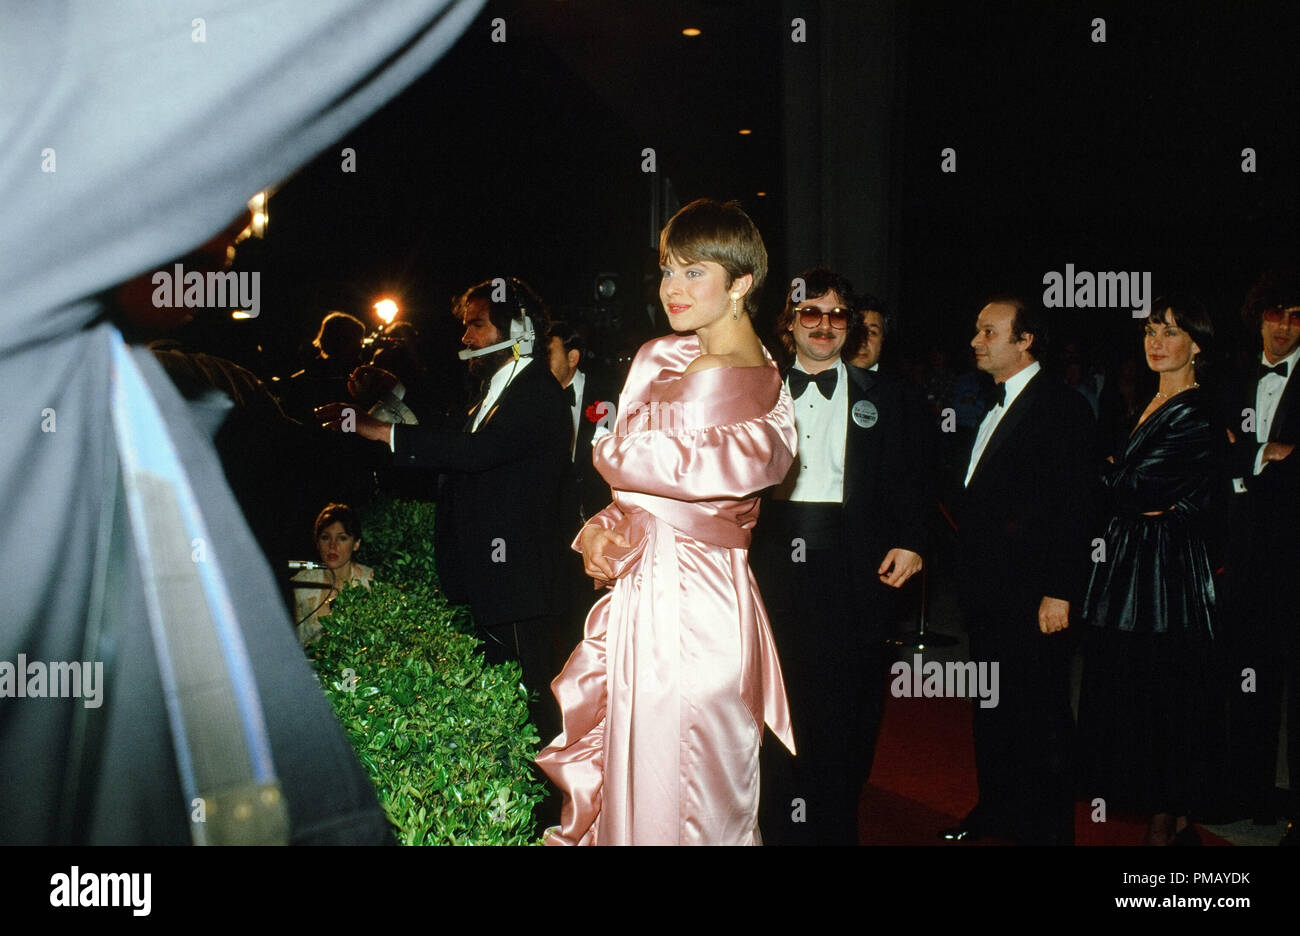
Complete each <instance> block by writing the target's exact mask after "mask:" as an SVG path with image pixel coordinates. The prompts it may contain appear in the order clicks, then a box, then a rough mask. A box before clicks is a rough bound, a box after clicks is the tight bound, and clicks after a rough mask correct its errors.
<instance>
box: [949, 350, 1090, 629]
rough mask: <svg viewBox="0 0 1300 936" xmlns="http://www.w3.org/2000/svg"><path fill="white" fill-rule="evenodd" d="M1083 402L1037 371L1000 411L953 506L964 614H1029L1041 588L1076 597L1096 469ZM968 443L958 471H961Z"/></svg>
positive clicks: (1085, 568)
mask: <svg viewBox="0 0 1300 936" xmlns="http://www.w3.org/2000/svg"><path fill="white" fill-rule="evenodd" d="M1094 435H1095V426H1094V424H1093V418H1092V411H1091V409H1090V408H1089V407H1088V403H1087V401H1086V400H1084V398H1083V397H1082V396H1081V395H1080V394H1078V393H1076V392H1075V391H1074V390H1071V389H1070V388H1069V387H1067V386H1066V385H1065V384H1064V383H1062V382H1061V381H1059V380H1056V379H1054V378H1052V377H1051V376H1049V375H1048V374H1046V373H1044V372H1042V371H1040V372H1039V373H1038V374H1036V375H1035V376H1034V377H1033V379H1031V380H1030V381H1029V383H1028V385H1027V386H1026V387H1025V389H1024V390H1023V391H1022V392H1021V393H1020V395H1019V396H1018V397H1016V399H1015V402H1014V403H1012V404H1011V407H1010V408H1009V409H1008V410H1007V412H1006V414H1005V415H1004V416H1003V417H1002V421H1001V422H1000V423H999V424H998V427H997V430H996V431H995V432H994V433H993V436H992V438H990V439H989V442H988V445H987V446H986V447H985V449H984V452H983V454H982V456H981V458H980V461H979V465H978V467H977V468H976V469H975V474H974V475H973V476H972V477H971V480H970V484H969V485H968V486H967V487H965V488H964V489H962V488H961V479H960V478H959V479H958V489H959V491H960V493H959V494H958V502H957V504H955V505H954V506H955V509H954V515H955V520H956V522H957V538H958V544H959V549H960V554H961V566H962V574H961V595H962V602H963V604H964V606H965V608H966V611H967V614H968V617H970V618H971V621H970V623H976V622H990V623H999V622H1003V623H1005V624H1006V625H1007V626H1011V627H1016V628H1019V627H1024V626H1027V623H1028V622H1027V620H1026V617H1028V621H1032V623H1033V626H1034V633H1037V632H1038V631H1037V608H1038V605H1039V603H1040V602H1041V600H1042V599H1043V597H1044V596H1050V597H1052V598H1061V599H1064V600H1066V601H1068V602H1070V605H1071V611H1077V610H1078V609H1079V608H1081V606H1082V602H1083V597H1084V592H1085V590H1086V588H1087V583H1088V575H1089V572H1090V571H1091V565H1090V562H1091V536H1092V534H1093V531H1094V530H1095V519H1096V518H1095V505H1096V503H1097V493H1098V491H1097V488H1098V485H1099V475H1098V472H1097V470H1096V467H1095V466H1096V460H1095V459H1096V455H1095V452H1094V450H1093V443H1092V440H1093V438H1094ZM969 455H970V452H969V451H968V452H967V457H966V458H965V459H962V460H961V462H960V465H959V468H958V470H960V471H961V472H962V478H964V477H965V472H966V469H967V466H968V465H969V464H970V458H969Z"/></svg>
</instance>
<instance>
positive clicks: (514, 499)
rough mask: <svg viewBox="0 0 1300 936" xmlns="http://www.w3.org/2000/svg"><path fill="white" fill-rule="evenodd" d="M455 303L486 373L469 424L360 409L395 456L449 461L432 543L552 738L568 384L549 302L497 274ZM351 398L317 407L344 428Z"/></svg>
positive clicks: (359, 416)
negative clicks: (445, 424) (554, 365)
mask: <svg viewBox="0 0 1300 936" xmlns="http://www.w3.org/2000/svg"><path fill="white" fill-rule="evenodd" d="M453 314H454V315H455V316H456V317H457V318H458V319H460V321H461V322H462V323H463V324H464V326H465V334H464V335H463V336H462V338H461V342H462V343H463V344H464V345H465V350H464V351H462V352H460V356H461V357H462V358H463V359H466V360H468V361H469V368H470V371H471V373H473V374H475V375H477V376H479V377H481V378H482V380H483V383H484V388H483V396H482V398H481V400H480V401H479V403H478V404H477V405H476V406H475V407H473V408H472V409H471V410H470V413H469V417H468V420H467V422H466V424H465V428H464V431H461V432H456V431H446V430H438V429H431V428H425V427H423V426H393V425H389V424H388V423H383V422H380V421H379V420H377V419H373V418H371V417H370V416H367V415H365V414H364V413H360V412H356V413H355V415H354V417H353V418H354V419H355V427H356V432H357V434H358V435H361V436H363V437H365V438H367V439H373V440H375V441H378V442H383V443H385V444H387V445H388V446H389V447H390V448H391V450H392V452H393V455H394V461H395V463H397V464H403V465H412V466H416V467H421V468H433V469H436V470H438V471H440V472H442V477H441V483H440V485H439V492H438V513H437V520H436V522H435V524H434V551H435V556H436V558H437V564H438V578H439V580H440V582H441V585H442V590H443V593H444V594H446V596H447V598H448V599H449V600H450V601H453V602H457V603H463V604H468V605H469V606H470V610H471V611H472V612H473V614H474V623H475V624H476V626H477V628H478V635H479V637H480V638H481V639H482V640H483V642H484V645H483V655H484V657H485V658H486V659H487V660H488V662H490V663H500V662H504V661H506V660H517V661H518V662H519V664H520V666H521V667H522V669H523V682H524V686H526V687H527V689H528V691H529V693H530V694H531V693H533V692H536V693H538V695H539V700H538V701H537V702H534V703H532V705H531V706H530V708H531V710H532V714H533V719H534V723H535V724H536V726H537V729H538V732H539V734H540V735H541V737H542V739H543V740H544V741H545V740H547V739H549V738H551V737H553V736H554V735H555V734H556V733H557V732H558V731H559V714H558V711H556V710H555V706H554V703H553V702H552V701H551V699H550V696H549V693H547V692H546V691H545V690H546V687H547V685H548V684H549V683H550V681H551V677H552V676H554V675H555V674H554V672H553V671H552V656H551V645H552V628H553V619H554V615H555V613H556V607H557V598H558V596H557V594H556V586H557V582H558V579H559V571H560V566H559V561H560V558H561V557H562V556H563V555H565V553H566V550H565V546H566V545H567V544H566V542H565V539H564V536H565V532H566V530H567V528H568V527H567V524H565V523H563V522H562V520H561V517H560V505H561V503H562V502H563V488H564V484H565V479H566V477H567V474H568V470H569V463H568V457H569V441H570V439H571V438H572V436H573V427H572V425H571V423H570V421H569V408H568V406H567V405H566V404H565V399H564V391H563V390H561V389H560V385H559V384H558V383H556V381H555V378H554V377H553V376H552V375H551V372H550V370H549V369H548V368H547V366H546V362H545V360H542V361H537V360H534V356H533V355H534V345H535V344H536V345H538V346H540V347H539V350H541V351H545V345H544V344H543V342H544V340H545V339H544V337H543V336H544V335H545V331H544V329H545V327H546V323H547V315H546V310H545V308H544V307H543V305H542V303H541V300H540V299H538V298H537V295H536V293H534V292H533V291H532V289H531V288H530V287H529V286H528V285H527V284H525V283H523V282H522V281H520V280H517V279H514V278H511V279H509V280H506V279H501V278H498V279H495V280H488V281H486V282H483V283H479V284H478V285H477V286H473V287H471V288H470V289H468V290H466V291H465V293H464V294H463V295H461V296H460V297H459V298H458V299H457V300H456V302H455V304H454V307H453ZM344 408H345V407H344V405H343V404H338V403H334V404H330V405H329V406H328V407H322V408H321V409H320V410H318V415H319V416H320V417H321V418H323V419H327V420H329V421H330V422H329V423H328V425H330V427H331V428H341V426H340V423H341V422H342V419H341V417H342V416H343V415H344V414H343V410H344Z"/></svg>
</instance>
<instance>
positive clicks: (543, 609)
mask: <svg viewBox="0 0 1300 936" xmlns="http://www.w3.org/2000/svg"><path fill="white" fill-rule="evenodd" d="M572 433H573V429H572V423H571V421H570V411H569V405H568V402H567V400H566V399H565V395H564V391H563V390H562V389H561V388H560V385H559V383H558V382H556V380H555V377H554V376H553V375H552V374H551V372H550V370H549V369H547V366H546V361H545V360H542V359H534V360H533V362H532V363H531V364H529V365H528V366H527V367H525V368H524V369H523V370H522V371H520V372H519V374H518V375H517V376H516V377H515V379H514V380H512V381H511V382H510V385H509V386H507V387H506V389H505V392H504V393H502V394H501V396H500V397H499V398H498V399H497V401H496V403H495V404H494V405H493V408H492V410H491V412H489V414H488V415H487V417H486V418H485V420H484V422H483V423H482V424H481V425H480V426H479V430H478V431H477V432H474V433H470V432H452V431H443V430H437V429H426V428H423V427H420V426H398V427H396V429H395V430H394V436H395V438H394V451H395V452H396V455H395V459H396V461H397V463H398V464H405V465H413V466H417V467H424V468H433V469H436V470H438V471H440V472H443V478H442V483H441V486H440V489H439V494H438V514H437V523H436V525H435V526H436V528H435V530H434V550H435V555H436V557H437V563H438V577H439V579H440V581H441V585H442V590H443V592H444V593H445V594H446V596H447V598H448V599H449V600H451V601H454V602H457V603H464V604H468V605H469V606H470V608H471V610H472V611H473V612H474V619H475V621H476V623H478V624H479V625H480V626H483V627H490V626H493V625H496V624H501V623H506V622H510V621H520V620H525V619H528V618H533V617H538V616H541V615H548V614H551V613H553V611H554V610H555V600H556V580H557V578H558V569H559V567H558V562H559V559H560V557H561V556H562V555H563V553H564V548H565V545H566V542H565V540H564V535H565V532H566V527H565V526H564V524H563V522H562V517H561V503H562V499H563V493H564V487H565V482H566V478H567V476H568V473H569V438H570V436H571V435H572Z"/></svg>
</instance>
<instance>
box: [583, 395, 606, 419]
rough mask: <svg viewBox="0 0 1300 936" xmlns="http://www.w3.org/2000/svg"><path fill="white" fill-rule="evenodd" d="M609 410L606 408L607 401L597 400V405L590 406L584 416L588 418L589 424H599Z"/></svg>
mask: <svg viewBox="0 0 1300 936" xmlns="http://www.w3.org/2000/svg"><path fill="white" fill-rule="evenodd" d="M607 410H608V407H607V406H605V401H604V400H597V401H596V402H595V403H592V404H591V405H590V406H588V407H587V408H586V410H584V414H585V415H586V417H587V422H589V423H598V422H600V421H601V419H603V418H604V416H605V413H606V412H607Z"/></svg>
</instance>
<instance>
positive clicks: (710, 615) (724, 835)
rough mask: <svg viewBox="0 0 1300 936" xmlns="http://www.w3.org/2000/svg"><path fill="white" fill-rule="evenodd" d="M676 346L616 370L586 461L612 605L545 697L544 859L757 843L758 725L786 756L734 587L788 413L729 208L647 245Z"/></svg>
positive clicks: (755, 262)
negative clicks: (551, 853) (618, 388)
mask: <svg viewBox="0 0 1300 936" xmlns="http://www.w3.org/2000/svg"><path fill="white" fill-rule="evenodd" d="M659 254H660V264H661V266H662V267H663V279H662V281H661V285H660V289H659V296H660V299H661V300H662V301H663V305H664V310H665V311H666V312H667V314H668V316H669V320H670V322H671V323H672V325H673V328H674V330H675V331H676V332H678V334H674V335H669V336H667V337H664V338H659V339H656V340H654V341H651V342H648V343H647V344H645V345H644V346H642V348H641V350H640V351H639V352H638V353H637V356H636V359H635V360H634V361H633V362H632V368H631V371H630V372H629V374H628V378H627V383H626V384H625V385H624V387H623V392H622V394H621V396H620V398H619V408H618V418H617V422H616V425H615V429H614V431H613V432H611V433H610V434H608V435H605V436H603V437H601V438H600V439H599V440H597V441H596V443H595V445H594V452H593V457H594V462H595V465H596V468H597V469H598V470H599V471H600V473H601V475H602V476H603V477H604V478H605V480H606V481H608V482H609V484H610V487H611V488H612V489H613V492H614V503H613V504H611V505H610V506H609V507H607V508H606V509H605V510H603V511H601V513H599V514H597V515H596V516H595V517H593V518H592V519H591V521H590V522H589V523H588V524H587V525H586V526H585V527H584V528H583V529H582V531H581V532H580V533H579V534H578V537H577V539H576V540H575V541H574V549H575V550H577V551H579V552H581V553H582V554H583V562H584V565H585V567H586V570H587V572H588V574H589V575H591V576H592V577H593V578H595V579H596V580H597V581H598V582H601V583H603V584H606V585H609V586H611V590H610V591H609V592H608V593H607V594H606V595H605V596H604V597H603V598H602V599H601V600H600V601H598V602H597V603H596V605H595V607H593V608H592V610H591V613H590V614H589V615H588V617H587V627H586V638H585V639H584V640H583V642H582V643H581V644H579V645H578V648H577V649H576V650H575V651H574V652H573V655H572V656H571V657H570V658H569V662H568V664H567V665H566V666H565V668H564V672H562V673H561V674H560V675H559V676H558V677H557V678H556V680H555V682H554V683H553V684H552V690H553V691H554V693H555V697H556V699H557V700H558V701H559V703H560V708H561V710H562V712H563V714H564V729H563V731H562V732H561V733H560V735H559V737H557V738H556V739H555V740H554V741H552V742H551V744H550V745H549V746H548V747H547V748H546V749H545V750H544V751H542V753H541V754H540V755H539V756H538V758H537V762H538V764H539V765H541V767H542V769H543V770H545V771H546V773H547V774H548V775H549V776H550V778H551V779H552V780H553V781H554V782H555V783H556V784H557V785H558V786H559V787H560V789H561V790H562V791H563V792H564V810H563V817H562V821H561V825H560V826H559V827H558V828H554V829H551V830H549V831H548V835H547V839H546V841H547V844H581V845H632V844H640V845H649V844H659V845H673V844H713V845H742V844H759V843H760V841H761V839H760V837H759V833H758V747H759V742H760V740H761V738H762V732H763V724H764V722H766V723H767V724H768V725H769V726H770V727H771V729H772V731H773V733H774V734H775V735H776V737H777V738H779V739H780V740H781V741H782V742H783V743H784V744H785V745H786V747H788V748H790V750H791V751H793V750H794V746H793V740H792V738H791V733H790V718H789V711H788V708H787V705H786V698H785V688H784V686H783V685H782V682H781V667H780V663H779V662H778V660H777V656H776V649H775V647H774V646H773V643H772V633H771V630H770V628H769V626H768V621H767V614H766V612H765V611H764V609H763V602H762V599H761V598H760V597H759V594H758V589H757V586H756V585H755V583H754V577H753V575H752V574H751V573H750V571H749V552H748V547H749V539H750V531H751V530H752V529H753V526H754V522H755V521H756V520H757V518H758V492H760V491H761V490H763V489H764V488H767V487H770V486H771V485H773V484H776V483H777V482H779V481H780V480H781V479H782V478H783V477H784V476H785V473H786V471H787V470H788V469H789V467H790V464H791V463H792V461H793V459H794V453H795V442H796V438H797V435H796V431H795V424H794V415H793V414H794V409H793V404H792V403H791V400H790V396H789V393H788V392H787V391H786V390H785V389H784V387H783V385H782V382H781V379H780V376H779V375H778V373H777V369H776V366H775V364H774V363H773V362H772V359H771V357H770V356H768V354H767V352H766V351H765V350H764V349H763V346H762V343H761V342H760V341H759V339H758V337H757V335H756V334H755V333H754V329H753V327H752V325H751V324H750V314H751V313H752V312H753V309H754V307H755V305H756V302H755V299H756V295H757V292H758V288H759V287H760V286H761V285H762V282H763V278H764V276H765V275H766V273H767V252H766V249H765V248H764V246H763V241H762V238H761V237H760V236H759V233H758V231H757V229H756V228H755V227H754V225H753V222H752V221H750V219H749V217H748V216H747V215H746V214H745V213H744V212H743V211H741V210H740V208H739V207H737V206H736V205H735V204H734V203H727V204H720V203H718V202H715V201H709V200H704V199H701V200H699V201H696V202H692V203H691V204H690V205H687V206H686V207H685V208H683V209H682V210H681V211H679V212H678V213H677V214H676V215H674V217H673V218H672V220H671V221H669V222H668V225H667V227H665V228H664V231H663V233H662V235H661V236H660V241H659Z"/></svg>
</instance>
